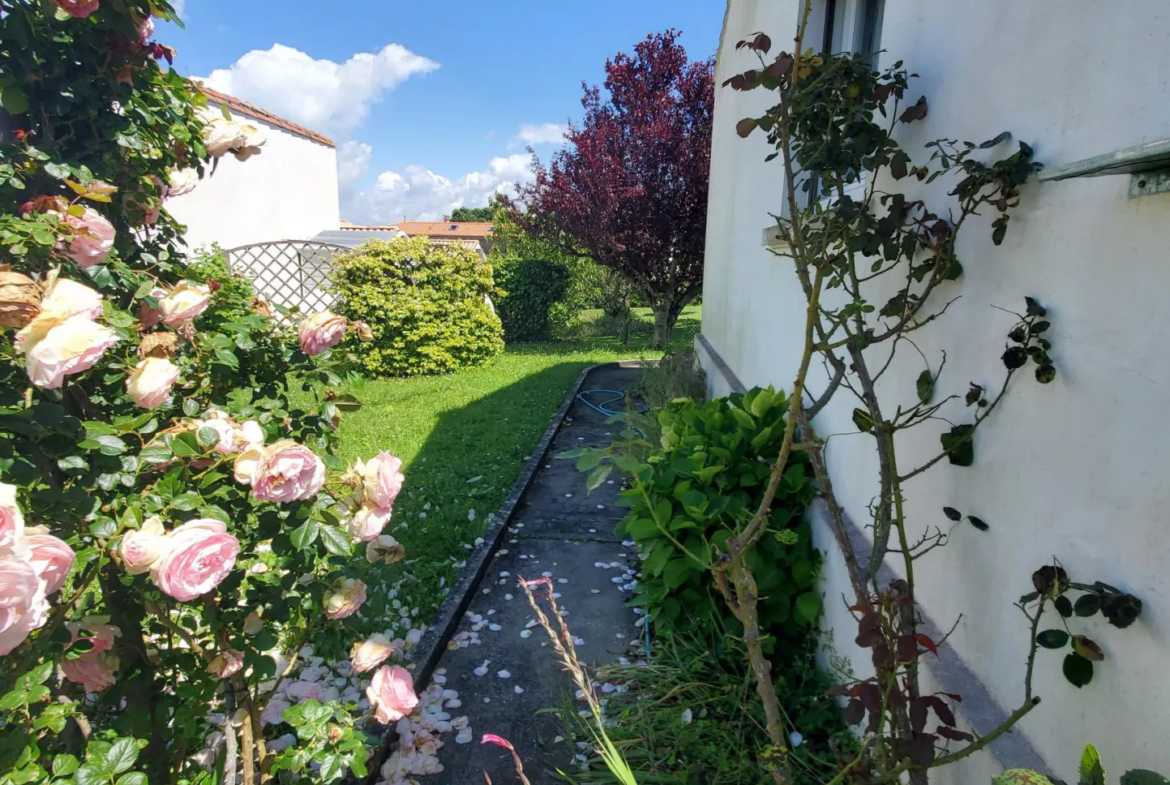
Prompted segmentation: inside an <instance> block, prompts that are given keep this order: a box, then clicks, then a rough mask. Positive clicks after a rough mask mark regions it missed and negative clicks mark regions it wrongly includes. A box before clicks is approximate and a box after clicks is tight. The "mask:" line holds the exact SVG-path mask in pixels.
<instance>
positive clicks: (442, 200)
mask: <svg viewBox="0 0 1170 785" xmlns="http://www.w3.org/2000/svg"><path fill="white" fill-rule="evenodd" d="M172 3H173V4H174V5H175V6H176V8H179V9H180V13H181V14H182V17H183V20H184V23H185V25H186V27H185V29H179V28H178V27H175V26H171V25H166V26H165V27H164V28H163V29H160V30H159V31H158V35H157V36H156V37H157V38H158V39H159V40H161V41H163V42H164V43H167V44H169V45H171V46H174V47H175V48H176V49H177V50H178V58H177V59H176V61H175V68H176V69H177V70H178V71H179V72H180V73H182V74H184V75H186V76H191V77H199V78H202V79H205V80H206V81H207V83H208V85H209V86H210V87H212V88H215V89H217V90H220V91H222V92H226V93H229V94H231V95H235V96H237V97H239V98H243V99H245V100H248V101H251V102H252V103H254V104H256V105H257V106H260V107H262V108H264V109H267V110H269V111H271V112H274V113H276V114H278V115H280V116H282V117H284V118H286V119H288V120H291V121H293V122H295V123H299V124H301V125H304V126H306V127H308V128H310V129H312V130H314V131H317V132H319V133H322V134H325V135H326V136H329V137H330V138H331V139H333V140H334V141H335V142H336V144H337V159H338V178H339V186H340V189H341V194H340V198H341V214H342V217H343V218H347V219H349V220H351V221H354V222H355V223H369V224H384V223H391V222H393V221H398V220H402V219H403V218H404V217H405V218H407V219H410V220H441V219H442V218H443V216H444V215H447V214H450V212H451V211H452V209H454V208H455V207H459V206H466V207H481V206H483V205H485V204H487V202H488V200H489V199H490V197H491V195H492V194H494V193H495V192H496V191H498V190H507V189H508V188H509V187H510V186H511V184H514V183H517V182H524V181H526V180H528V179H530V178H531V159H530V156H529V155H528V153H527V152H526V149H527V147H528V146H530V145H531V146H532V147H533V148H534V149H535V151H536V154H537V155H538V156H539V157H540V158H541V159H542V160H548V158H549V156H550V155H551V154H552V153H554V152H555V151H556V150H557V148H558V147H559V145H560V143H561V138H562V134H563V129H564V128H565V126H566V124H567V123H570V122H573V121H576V120H577V119H579V118H580V115H581V95H582V89H581V84H582V82H583V81H584V82H588V83H589V84H599V83H600V82H601V81H602V80H603V78H604V67H605V62H606V60H607V59H608V58H610V57H612V56H613V55H614V54H617V53H618V52H623V51H625V52H629V51H632V49H633V46H634V44H636V43H637V42H638V41H640V40H642V39H644V38H645V37H646V36H647V35H648V34H650V33H652V32H656V31H661V30H665V29H667V28H675V29H677V30H679V31H681V33H682V36H681V39H680V40H681V42H682V44H683V45H684V46H685V47H686V48H687V52H688V54H689V55H690V56H691V58H692V59H701V58H706V57H709V56H711V55H712V54H714V52H715V49H716V47H717V46H718V39H719V32H720V27H721V25H722V21H723V11H724V7H725V4H724V3H723V2H722V0H588V2H572V3H570V2H567V0H446V2H439V1H438V0H328V2H324V3H323V2H320V0H312V2H310V0H183V2H181V3H179V2H176V0H172ZM326 9H328V10H326ZM334 9H338V10H334Z"/></svg>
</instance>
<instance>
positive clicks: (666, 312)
mask: <svg viewBox="0 0 1170 785" xmlns="http://www.w3.org/2000/svg"><path fill="white" fill-rule="evenodd" d="M652 307H653V309H654V339H653V342H652V343H651V344H650V348H651V349H659V350H664V349H666V342H667V341H668V340H670V331H671V330H673V329H674V323H675V322H677V321H678V311H679V309H678V308H676V307H675V305H674V304H673V303H669V302H667V303H661V302H656V303H654V305H653V306H652Z"/></svg>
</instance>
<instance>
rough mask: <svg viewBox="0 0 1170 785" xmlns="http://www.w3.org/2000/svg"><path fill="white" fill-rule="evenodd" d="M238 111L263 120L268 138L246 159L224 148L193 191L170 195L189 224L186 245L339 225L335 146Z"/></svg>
mask: <svg viewBox="0 0 1170 785" xmlns="http://www.w3.org/2000/svg"><path fill="white" fill-rule="evenodd" d="M235 119H236V120H237V121H238V122H242V123H251V124H253V125H257V126H259V127H261V128H262V129H263V130H264V133H265V134H267V136H268V142H267V144H265V145H264V147H263V149H262V152H261V153H260V154H259V155H256V156H253V157H252V158H250V159H248V160H247V161H244V162H240V161H237V160H236V159H235V157H234V156H232V155H230V154H229V155H225V156H224V157H223V158H221V159H220V161H219V166H218V168H217V169H216V171H215V173H214V174H212V175H211V176H210V177H205V178H204V179H203V180H202V181H201V182H200V183H199V185H198V186H197V187H196V188H195V190H194V191H192V192H191V193H189V194H187V195H185V196H180V197H178V198H176V199H170V200H168V201H167V204H166V207H167V210H169V211H170V213H171V215H173V216H174V217H175V219H176V220H178V221H179V222H181V223H184V224H186V225H187V233H186V240H187V247H188V248H189V249H191V250H195V249H197V248H199V247H201V246H203V245H209V244H211V243H213V242H216V243H219V244H220V245H221V246H222V247H223V248H235V247H237V246H241V245H249V244H251V243H259V242H268V241H273V240H308V239H311V238H312V237H314V236H316V235H317V234H319V233H320V232H322V231H324V230H326V229H336V228H337V227H338V226H340V225H341V214H340V209H341V208H340V206H339V204H338V195H337V152H336V150H334V148H332V147H330V146H328V145H325V144H322V143H320V142H316V141H313V140H311V139H307V138H305V137H303V136H299V135H297V134H294V133H291V132H289V131H287V130H285V129H283V128H279V127H277V126H274V125H270V124H268V123H265V122H263V121H262V120H257V119H256V118H253V117H249V116H244V115H239V114H237V115H235Z"/></svg>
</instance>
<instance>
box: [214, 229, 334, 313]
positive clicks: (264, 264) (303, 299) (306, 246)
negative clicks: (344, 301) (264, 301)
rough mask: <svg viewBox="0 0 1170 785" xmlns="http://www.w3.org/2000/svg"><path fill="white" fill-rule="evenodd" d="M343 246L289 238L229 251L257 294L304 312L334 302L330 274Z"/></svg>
mask: <svg viewBox="0 0 1170 785" xmlns="http://www.w3.org/2000/svg"><path fill="white" fill-rule="evenodd" d="M349 250H350V249H349V248H346V247H345V246H342V245H332V244H329V243H315V242H311V241H305V240H285V241H281V242H275V243H257V244H255V245H245V246H242V247H240V248H233V249H232V250H230V251H228V252H227V259H228V265H229V266H230V267H231V269H232V270H235V271H237V272H241V273H243V274H244V275H246V276H248V277H249V278H250V279H251V280H252V285H253V287H254V288H255V289H256V293H257V294H261V295H263V296H264V297H266V298H268V299H269V300H270V301H271V302H274V303H277V304H279V305H282V306H284V307H285V308H296V309H298V310H299V311H300V312H301V313H316V312H318V311H324V310H326V309H328V308H329V306H330V305H331V304H332V303H333V299H334V298H333V296H332V295H331V294H330V293H329V291H328V289H329V273H330V271H331V270H332V265H333V258H334V257H335V256H337V255H339V254H343V253H347V252H348V251H349Z"/></svg>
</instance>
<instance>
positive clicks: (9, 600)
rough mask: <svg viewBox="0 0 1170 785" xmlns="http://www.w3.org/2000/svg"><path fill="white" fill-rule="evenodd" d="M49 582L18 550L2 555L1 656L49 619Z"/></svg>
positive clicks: (0, 602) (0, 584)
mask: <svg viewBox="0 0 1170 785" xmlns="http://www.w3.org/2000/svg"><path fill="white" fill-rule="evenodd" d="M48 613H49V603H48V602H46V601H45V582H44V581H42V580H41V578H40V576H38V575H37V571H36V569H35V568H34V567H33V566H32V565H31V564H29V563H28V562H27V561H25V560H24V559H22V558H20V557H19V556H17V555H15V554H14V553H11V552H10V553H7V554H6V555H2V556H0V655H3V654H9V653H11V652H12V650H13V649H15V648H16V647H17V646H19V645H20V644H22V643H24V639H25V638H27V637H28V634H29V633H30V632H32V631H33V630H36V629H40V628H41V627H42V626H44V624H45V621H47V619H48Z"/></svg>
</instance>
